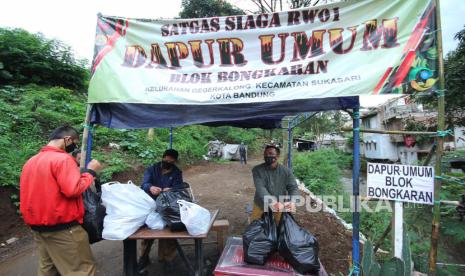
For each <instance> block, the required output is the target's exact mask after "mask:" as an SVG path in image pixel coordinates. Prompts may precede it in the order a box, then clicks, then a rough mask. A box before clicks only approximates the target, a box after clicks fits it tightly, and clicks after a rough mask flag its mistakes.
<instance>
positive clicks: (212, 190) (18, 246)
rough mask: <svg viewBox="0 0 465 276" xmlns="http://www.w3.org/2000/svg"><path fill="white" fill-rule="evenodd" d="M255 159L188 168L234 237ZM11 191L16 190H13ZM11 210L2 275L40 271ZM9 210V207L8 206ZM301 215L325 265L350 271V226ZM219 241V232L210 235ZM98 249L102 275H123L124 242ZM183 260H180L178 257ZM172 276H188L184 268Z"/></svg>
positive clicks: (137, 172)
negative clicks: (345, 227) (241, 162)
mask: <svg viewBox="0 0 465 276" xmlns="http://www.w3.org/2000/svg"><path fill="white" fill-rule="evenodd" d="M258 163H259V161H258V160H252V161H251V162H249V164H247V165H241V164H239V162H227V163H209V162H201V163H199V164H196V165H194V166H191V167H188V168H186V169H184V170H183V176H184V180H185V181H186V182H188V183H190V184H191V187H192V189H193V192H194V195H195V196H196V200H197V201H198V203H199V204H200V205H202V206H204V207H206V208H208V209H210V210H214V209H218V208H219V209H220V213H219V218H224V219H228V220H229V222H230V225H231V227H230V233H229V235H230V236H240V235H241V233H242V231H243V230H244V228H245V227H246V226H247V218H248V214H247V205H248V204H251V203H252V200H253V195H254V191H255V189H254V186H253V182H252V174H251V169H252V167H253V166H254V165H256V164H258ZM143 171H144V168H143V167H136V168H134V169H133V170H131V171H128V172H126V173H121V174H118V175H115V179H117V180H119V181H121V182H125V181H127V180H133V181H134V182H135V183H139V182H140V179H141V176H142V174H143ZM10 192H11V191H10ZM8 193H9V192H8V191H7V192H5V191H3V190H1V198H0V200H1V201H0V202H2V206H1V207H3V206H5V205H6V204H5V202H6V201H7V200H9V198H7V197H9V195H8ZM10 207H11V208H10V209H8V210H7V209H5V208H0V210H1V213H0V215H1V217H0V219H1V220H2V223H1V224H0V225H1V228H0V234H1V236H0V237H1V240H0V241H1V242H4V241H5V240H6V239H9V238H11V237H12V236H16V237H18V238H20V240H19V241H17V242H15V243H13V244H11V245H8V246H3V247H1V249H0V262H1V263H0V275H35V274H36V271H37V252H36V250H35V246H34V243H33V242H32V239H31V238H30V232H29V230H28V228H27V227H25V226H24V225H23V223H22V220H21V219H20V218H19V216H18V215H17V214H16V212H15V210H14V206H12V205H11V206H10ZM4 209H5V210H4ZM296 219H297V221H298V222H299V223H301V224H302V225H303V226H304V227H305V228H307V229H308V230H310V232H311V233H313V234H314V235H315V236H316V237H317V239H318V242H319V245H320V259H321V263H322V264H323V265H324V267H325V268H326V271H327V272H328V273H330V274H332V273H334V274H339V272H342V273H344V274H345V273H346V272H347V271H348V256H349V255H350V249H351V235H350V232H347V231H346V230H345V229H344V227H343V226H342V225H341V224H340V223H339V222H338V221H337V220H336V219H334V218H333V217H331V216H330V215H328V214H327V213H323V212H318V213H308V212H306V211H305V210H298V212H297V215H296ZM209 240H210V241H213V240H215V234H212V236H211V237H209ZM183 247H184V248H185V251H186V255H187V256H188V258H193V256H194V252H193V247H192V246H190V245H189V244H187V245H184V246H183ZM204 248H205V257H206V268H207V271H208V273H209V274H210V273H211V271H212V270H213V269H214V266H215V264H216V261H217V259H218V257H219V254H218V252H217V250H216V245H215V244H206V245H205V247H204ZM155 249H156V246H155V245H154V250H152V253H151V259H152V262H153V264H152V265H151V266H150V268H149V271H150V272H153V273H157V271H159V269H160V267H159V266H160V265H159V264H158V263H157V262H156V251H157V250H155ZM92 250H93V252H94V256H95V258H96V260H97V264H98V275H121V274H122V260H123V256H122V255H123V253H122V251H123V250H122V242H119V241H101V242H98V243H96V244H94V245H92ZM177 261H180V258H179V257H178V259H177ZM177 270H178V271H176V272H175V271H173V272H172V273H169V274H170V275H185V270H184V268H183V267H182V266H179V268H177Z"/></svg>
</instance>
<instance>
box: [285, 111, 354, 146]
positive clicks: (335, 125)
mask: <svg viewBox="0 0 465 276" xmlns="http://www.w3.org/2000/svg"><path fill="white" fill-rule="evenodd" d="M348 120H349V117H347V116H344V114H343V113H342V112H341V111H331V112H321V113H318V114H316V115H315V116H313V117H311V118H310V119H308V120H306V121H305V122H303V123H302V124H300V125H299V126H298V127H296V128H295V129H294V136H295V137H305V139H315V140H317V141H318V142H320V141H321V140H322V138H323V135H324V134H328V133H339V132H341V128H342V126H343V125H344V123H346V122H347V121H348Z"/></svg>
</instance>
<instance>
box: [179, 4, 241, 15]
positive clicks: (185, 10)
mask: <svg viewBox="0 0 465 276" xmlns="http://www.w3.org/2000/svg"><path fill="white" fill-rule="evenodd" d="M181 6H182V10H181V12H180V13H179V16H180V17H181V18H201V17H213V16H227V15H240V14H245V12H244V11H243V10H241V9H239V8H236V7H234V6H233V5H231V4H230V3H228V2H226V1H223V0H183V1H182V5H181Z"/></svg>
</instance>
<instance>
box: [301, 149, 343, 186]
mask: <svg viewBox="0 0 465 276" xmlns="http://www.w3.org/2000/svg"><path fill="white" fill-rule="evenodd" d="M350 163H351V157H350V155H347V154H344V153H342V152H340V151H337V150H334V149H322V150H318V151H315V152H306V153H301V154H297V155H296V156H295V157H294V159H293V170H294V174H295V176H296V177H297V178H299V179H300V180H301V181H303V182H304V183H305V185H306V186H307V188H308V189H310V190H311V191H312V192H313V193H315V194H317V195H338V194H343V190H344V189H343V187H342V184H341V183H340V177H341V169H343V168H346V167H347V166H350Z"/></svg>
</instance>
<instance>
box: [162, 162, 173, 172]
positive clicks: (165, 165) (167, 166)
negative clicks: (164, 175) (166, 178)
mask: <svg viewBox="0 0 465 276" xmlns="http://www.w3.org/2000/svg"><path fill="white" fill-rule="evenodd" d="M161 167H162V169H165V170H170V169H171V168H172V167H173V164H172V163H170V162H166V161H161Z"/></svg>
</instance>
